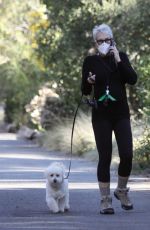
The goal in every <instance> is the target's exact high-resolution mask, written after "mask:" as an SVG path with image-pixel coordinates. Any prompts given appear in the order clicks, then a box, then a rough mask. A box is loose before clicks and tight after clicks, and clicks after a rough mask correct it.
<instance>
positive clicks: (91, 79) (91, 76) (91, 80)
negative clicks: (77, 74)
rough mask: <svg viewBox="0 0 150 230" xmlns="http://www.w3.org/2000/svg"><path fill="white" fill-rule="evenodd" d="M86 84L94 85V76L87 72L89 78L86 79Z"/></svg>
mask: <svg viewBox="0 0 150 230" xmlns="http://www.w3.org/2000/svg"><path fill="white" fill-rule="evenodd" d="M87 81H88V83H90V84H94V83H95V74H92V73H91V72H89V77H88V78H87Z"/></svg>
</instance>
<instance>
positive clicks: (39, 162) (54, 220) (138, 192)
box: [0, 133, 150, 230]
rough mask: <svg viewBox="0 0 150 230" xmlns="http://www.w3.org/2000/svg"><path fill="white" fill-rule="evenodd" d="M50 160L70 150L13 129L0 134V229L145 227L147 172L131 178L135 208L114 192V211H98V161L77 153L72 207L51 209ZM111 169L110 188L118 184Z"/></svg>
mask: <svg viewBox="0 0 150 230" xmlns="http://www.w3.org/2000/svg"><path fill="white" fill-rule="evenodd" d="M52 161H63V163H64V164H65V165H66V167H68V164H69V162H68V156H64V155H63V154H62V153H54V152H50V151H46V150H44V149H42V148H39V147H38V146H36V145H35V144H32V143H31V142H27V141H26V142H25V141H22V140H17V139H16V136H15V135H13V134H5V133H1V134H0V230H3V229H10V230H18V229H19V230H24V229H36V230H40V229H41V230H42V229H47V230H48V229H49V230H59V229H60V230H99V229H101V230H110V229H111V230H131V229H132V230H149V229H150V178H148V177H142V176H133V175H132V177H131V179H130V183H129V186H130V188H131V198H132V200H133V203H134V210H132V211H124V210H122V209H121V207H120V203H119V201H117V200H116V199H115V198H113V206H114V208H115V215H100V214H99V203H100V197H99V190H98V186H97V179H96V165H97V163H96V162H90V161H88V160H85V159H79V158H75V159H73V162H72V168H71V174H70V177H69V188H70V205H71V209H70V211H69V212H67V213H65V214H50V213H49V210H48V208H47V206H46V202H45V178H44V173H43V172H44V170H45V168H46V167H47V166H48V165H49V163H50V162H52ZM116 181H117V178H116V172H115V171H112V183H111V192H112V195H113V190H114V188H115V187H116Z"/></svg>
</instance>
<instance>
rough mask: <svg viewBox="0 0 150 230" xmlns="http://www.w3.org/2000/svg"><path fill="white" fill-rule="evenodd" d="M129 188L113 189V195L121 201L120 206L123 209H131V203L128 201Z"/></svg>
mask: <svg viewBox="0 0 150 230" xmlns="http://www.w3.org/2000/svg"><path fill="white" fill-rule="evenodd" d="M128 192H129V188H123V189H120V188H116V190H115V191H114V196H115V197H116V198H117V199H118V200H120V202H121V207H122V208H123V209H125V210H131V209H133V204H132V202H131V201H130V198H129V196H128Z"/></svg>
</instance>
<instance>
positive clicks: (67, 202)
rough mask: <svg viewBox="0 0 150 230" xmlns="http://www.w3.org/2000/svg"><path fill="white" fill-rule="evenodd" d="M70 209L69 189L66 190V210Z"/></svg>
mask: <svg viewBox="0 0 150 230" xmlns="http://www.w3.org/2000/svg"><path fill="white" fill-rule="evenodd" d="M69 209H70V205H69V190H67V191H66V197H65V211H68V210H69Z"/></svg>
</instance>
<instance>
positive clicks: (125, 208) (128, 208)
mask: <svg viewBox="0 0 150 230" xmlns="http://www.w3.org/2000/svg"><path fill="white" fill-rule="evenodd" d="M114 196H115V197H116V199H117V200H120V199H119V197H118V196H117V194H116V193H115V192H114ZM121 207H122V208H123V209H124V210H132V209H133V205H131V206H126V205H123V204H121Z"/></svg>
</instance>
